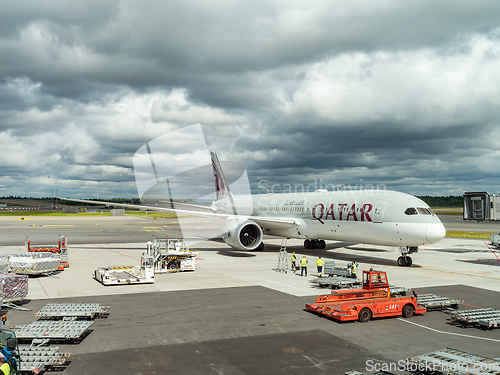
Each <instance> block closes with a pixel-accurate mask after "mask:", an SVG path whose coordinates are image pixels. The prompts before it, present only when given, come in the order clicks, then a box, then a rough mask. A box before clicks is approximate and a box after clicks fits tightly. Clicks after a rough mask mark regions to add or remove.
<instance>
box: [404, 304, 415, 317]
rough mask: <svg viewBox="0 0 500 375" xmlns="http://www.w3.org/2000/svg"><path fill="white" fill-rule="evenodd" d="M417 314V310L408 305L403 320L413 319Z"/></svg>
mask: <svg viewBox="0 0 500 375" xmlns="http://www.w3.org/2000/svg"><path fill="white" fill-rule="evenodd" d="M414 313H415V309H414V308H413V306H412V305H406V306H405V307H403V318H411V317H412V316H413V314H414Z"/></svg>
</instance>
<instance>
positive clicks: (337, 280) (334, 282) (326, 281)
mask: <svg viewBox="0 0 500 375" xmlns="http://www.w3.org/2000/svg"><path fill="white" fill-rule="evenodd" d="M311 282H312V283H315V284H318V286H320V287H330V288H332V289H346V288H351V289H352V288H356V287H360V286H361V280H358V279H349V278H345V277H340V276H337V277H318V278H316V279H312V280H311Z"/></svg>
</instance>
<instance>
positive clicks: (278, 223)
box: [57, 197, 298, 230]
mask: <svg viewBox="0 0 500 375" xmlns="http://www.w3.org/2000/svg"><path fill="white" fill-rule="evenodd" d="M57 199H60V200H63V201H70V202H79V203H92V204H100V205H106V206H116V207H129V208H140V209H144V210H153V211H167V212H171V213H173V214H177V215H179V214H181V215H183V214H184V215H199V216H214V217H220V218H224V217H226V218H229V217H240V218H244V219H247V220H251V221H253V222H255V223H257V224H258V225H260V226H261V227H262V228H264V229H266V228H267V229H271V230H285V229H290V228H293V227H295V226H297V225H298V223H297V221H296V220H294V219H292V218H290V219H289V218H274V217H265V216H246V215H245V216H235V215H232V214H223V213H215V212H201V211H193V210H179V209H173V208H166V207H158V206H144V205H138V204H127V203H114V202H104V201H92V200H87V199H69V198H59V197H57ZM204 208H206V207H204Z"/></svg>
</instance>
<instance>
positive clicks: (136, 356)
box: [0, 216, 500, 375]
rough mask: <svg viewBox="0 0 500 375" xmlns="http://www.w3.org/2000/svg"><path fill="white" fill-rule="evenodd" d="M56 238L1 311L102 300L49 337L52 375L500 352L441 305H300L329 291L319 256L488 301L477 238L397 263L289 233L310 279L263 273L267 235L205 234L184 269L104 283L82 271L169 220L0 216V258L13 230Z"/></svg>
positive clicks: (11, 317)
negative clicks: (257, 243) (351, 316)
mask: <svg viewBox="0 0 500 375" xmlns="http://www.w3.org/2000/svg"><path fill="white" fill-rule="evenodd" d="M455 220H457V221H458V220H461V218H460V217H457V218H456V219H455ZM457 223H458V224H460V223H459V222H457ZM473 224H474V225H477V226H476V227H477V228H478V229H481V224H477V223H473ZM192 225H193V226H195V225H196V226H197V225H199V222H198V221H196V220H193V223H192ZM445 225H446V226H447V228H448V225H454V223H453V221H450V222H449V223H448V224H447V223H446V222H445ZM499 226H500V225H499ZM495 228H496V227H495ZM494 232H497V231H496V229H495V230H492V233H494ZM59 234H66V235H67V236H68V243H69V262H70V267H69V268H68V269H66V270H65V271H63V272H60V273H58V274H56V275H55V276H53V277H46V276H44V277H30V279H29V294H28V296H27V298H26V299H25V300H24V301H23V303H22V307H24V308H28V309H30V311H20V310H16V309H4V310H3V312H6V313H7V317H8V321H7V324H6V327H7V328H8V327H10V326H13V325H17V324H29V323H31V322H33V321H35V320H37V318H36V317H35V316H34V314H35V313H36V312H37V311H38V310H40V309H41V308H42V307H43V306H45V305H46V304H47V303H67V302H78V303H91V302H95V303H101V304H103V305H106V306H110V314H109V316H108V317H107V318H105V319H96V320H95V322H94V324H93V325H92V327H91V330H90V332H89V334H88V335H86V336H85V337H84V338H83V339H82V340H81V342H79V343H77V344H68V343H65V342H62V343H57V346H59V347H60V350H61V351H67V352H70V353H71V358H70V361H69V363H68V364H67V365H66V366H65V367H63V368H62V371H61V373H63V374H91V373H93V374H109V375H113V374H131V375H139V374H141V375H157V374H257V373H258V374H344V373H345V372H346V371H350V370H357V371H360V372H364V373H366V374H371V373H375V372H376V371H375V369H378V368H381V366H382V365H384V364H385V365H387V366H392V367H391V369H398V370H403V369H404V363H405V360H406V358H408V357H413V356H416V355H420V354H425V353H428V352H431V351H434V350H439V349H443V348H445V347H451V348H454V349H459V350H463V351H467V352H471V353H474V354H477V355H482V356H486V357H490V358H496V357H499V356H500V355H499V353H500V329H493V330H486V331H483V330H480V329H478V328H474V327H467V328H465V327H463V326H459V325H454V324H452V322H451V320H450V315H449V311H448V312H447V311H431V312H428V313H426V314H424V315H418V316H414V317H412V318H410V319H403V318H383V319H374V320H372V321H370V322H368V323H359V322H349V323H339V322H336V321H334V320H331V319H327V318H325V317H323V316H319V315H316V314H314V313H311V312H309V311H308V310H306V309H305V304H306V303H310V302H313V301H314V299H315V297H317V296H318V295H320V294H327V293H329V290H328V289H320V288H318V287H316V286H315V284H313V283H311V282H310V281H311V279H313V278H315V273H316V272H315V268H316V267H315V261H316V259H317V257H318V256H322V257H323V259H324V260H335V262H336V263H337V265H338V266H342V267H345V266H346V264H347V262H350V261H353V260H354V261H356V262H358V263H359V264H360V270H359V271H358V275H359V274H361V272H362V270H367V269H370V268H374V269H377V270H382V271H386V272H387V274H388V277H389V281H390V283H391V284H393V285H397V286H404V287H408V288H412V290H415V291H416V292H417V293H435V294H438V295H443V296H447V297H452V298H458V299H463V300H464V303H463V304H461V305H460V309H472V308H476V307H492V308H500V298H499V296H500V294H499V292H500V283H499V281H500V259H499V257H500V254H499V253H500V252H499V251H497V250H495V249H491V248H490V247H489V246H488V241H486V242H483V241H480V240H469V239H452V238H445V239H444V240H442V241H441V242H439V243H437V244H435V245H432V246H427V247H425V248H421V249H420V250H419V252H418V253H416V254H413V255H412V258H413V266H412V267H398V266H397V264H396V259H397V257H398V256H399V252H398V251H397V249H395V248H390V247H382V246H370V245H362V244H350V243H341V242H334V241H327V248H326V249H325V250H305V249H304V248H303V245H302V241H299V240H289V241H288V243H287V248H288V252H289V253H291V252H292V251H295V252H296V254H297V256H298V258H301V257H302V255H305V256H306V257H307V259H308V260H309V267H308V270H309V275H308V276H307V277H301V276H300V275H299V274H296V273H294V272H292V271H289V272H279V271H277V270H276V268H277V265H278V260H279V248H280V245H281V240H280V239H277V238H273V237H269V238H266V239H265V243H266V249H265V251H264V252H240V251H232V250H230V248H229V247H228V246H227V245H225V244H224V243H222V242H220V241H217V240H209V241H202V242H198V243H195V244H193V245H191V249H192V250H195V251H198V252H199V255H198V259H197V263H196V267H197V268H196V271H194V272H181V273H169V274H157V275H156V277H155V283H154V284H144V285H126V286H107V287H106V286H103V285H102V284H100V283H99V282H97V281H96V280H94V279H93V278H92V274H93V271H94V270H95V269H96V268H97V267H101V266H109V265H124V264H137V265H138V264H139V259H140V256H141V254H142V253H143V252H145V249H146V242H147V241H148V240H149V239H151V238H152V236H153V235H154V236H155V237H157V238H164V237H165V236H167V235H169V236H172V237H175V236H179V235H180V232H179V227H178V224H177V223H176V221H175V220H168V219H156V220H155V219H153V218H151V217H150V218H141V217H135V216H125V217H103V216H97V217H84V218H80V217H62V218H59V217H47V218H43V217H29V218H28V220H18V219H17V218H12V217H0V235H1V237H0V238H1V240H0V245H1V246H0V254H11V253H18V252H23V251H25V250H24V238H25V236H29V239H30V240H31V244H32V245H33V246H37V245H51V244H52V245H55V243H56V242H57V236H58V235H59ZM16 241H17V244H16ZM51 345H54V344H51ZM375 364H377V366H379V367H375ZM370 370H373V371H370ZM391 372H393V373H398V374H399V373H406V372H405V371H391Z"/></svg>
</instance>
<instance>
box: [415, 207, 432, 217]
mask: <svg viewBox="0 0 500 375" xmlns="http://www.w3.org/2000/svg"><path fill="white" fill-rule="evenodd" d="M417 210H418V213H419V214H422V215H432V213H431V211H429V210H428V209H427V208H424V207H417Z"/></svg>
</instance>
